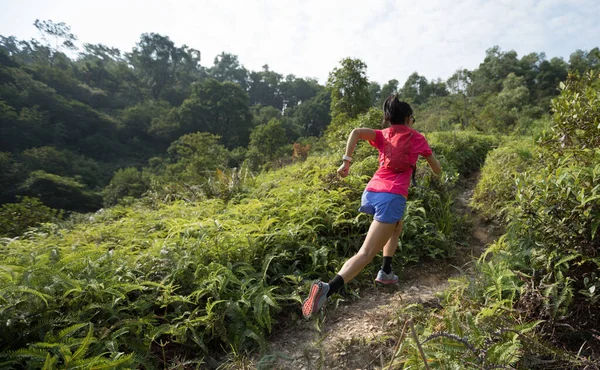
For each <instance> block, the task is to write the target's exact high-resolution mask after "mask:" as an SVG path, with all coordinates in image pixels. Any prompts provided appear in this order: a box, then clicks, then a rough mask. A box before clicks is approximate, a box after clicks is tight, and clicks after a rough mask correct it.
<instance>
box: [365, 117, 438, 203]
mask: <svg viewBox="0 0 600 370" xmlns="http://www.w3.org/2000/svg"><path fill="white" fill-rule="evenodd" d="M386 130H394V131H396V132H405V131H406V130H413V129H411V128H410V127H408V126H405V125H392V126H390V127H389V128H387V129H386ZM384 140H385V138H384V136H383V133H382V130H375V141H369V144H371V145H372V146H374V147H375V148H377V150H379V155H380V156H381V155H382V151H383V149H384ZM432 153H433V152H432V151H431V148H430V147H429V144H428V143H427V140H426V139H425V136H423V135H422V134H421V133H419V132H417V131H416V130H413V145H412V150H411V153H410V163H411V165H413V166H414V165H415V164H416V163H417V160H418V159H419V155H421V156H423V157H428V156H430V155H431V154H432ZM412 172H413V169H412V168H410V169H409V170H407V171H404V172H400V173H397V172H393V171H391V170H389V169H387V168H382V167H379V169H378V170H377V171H376V172H375V174H374V175H373V177H372V178H371V181H369V183H368V184H367V191H373V192H379V193H393V194H402V195H403V196H404V197H405V198H407V199H408V187H409V186H410V177H411V175H412Z"/></svg>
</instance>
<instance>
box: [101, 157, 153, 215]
mask: <svg viewBox="0 0 600 370" xmlns="http://www.w3.org/2000/svg"><path fill="white" fill-rule="evenodd" d="M149 188H150V179H149V175H148V174H146V173H144V172H141V171H138V169H137V168H134V167H129V168H124V169H120V170H118V171H117V172H115V175H114V176H113V178H112V180H110V184H108V186H107V187H106V188H104V191H103V192H102V196H103V199H104V205H105V206H106V207H110V206H114V205H115V204H117V203H118V202H119V200H120V199H122V198H124V197H133V198H140V197H141V196H142V195H143V194H144V193H145V192H146V191H147V190H148V189H149Z"/></svg>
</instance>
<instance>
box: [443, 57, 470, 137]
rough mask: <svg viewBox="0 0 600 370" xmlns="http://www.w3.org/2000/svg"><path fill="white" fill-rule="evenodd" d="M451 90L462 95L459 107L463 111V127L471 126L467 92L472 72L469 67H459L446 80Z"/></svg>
mask: <svg viewBox="0 0 600 370" xmlns="http://www.w3.org/2000/svg"><path fill="white" fill-rule="evenodd" d="M446 85H447V86H448V89H450V92H451V93H453V94H455V95H458V96H460V97H461V99H460V100H459V104H460V105H461V107H460V108H459V109H460V111H461V122H462V125H463V127H467V126H469V114H468V112H469V102H468V98H467V94H468V91H469V87H470V86H471V73H470V72H469V71H468V70H467V69H462V70H461V69H459V70H457V71H456V72H454V74H453V75H452V76H451V77H450V78H449V79H448V81H446Z"/></svg>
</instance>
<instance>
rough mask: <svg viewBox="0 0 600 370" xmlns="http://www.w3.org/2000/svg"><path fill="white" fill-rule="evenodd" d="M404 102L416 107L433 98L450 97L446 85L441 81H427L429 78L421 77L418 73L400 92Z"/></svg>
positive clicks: (413, 75) (410, 78) (409, 78)
mask: <svg viewBox="0 0 600 370" xmlns="http://www.w3.org/2000/svg"><path fill="white" fill-rule="evenodd" d="M399 95H400V96H401V98H402V99H403V100H406V101H408V102H409V103H413V104H415V105H421V104H425V103H426V102H427V100H429V98H431V97H439V96H446V95H448V91H447V90H446V84H445V83H444V82H443V81H441V80H439V79H438V80H432V81H431V82H429V81H427V78H425V77H424V76H420V75H419V74H418V73H417V72H414V73H413V74H411V75H410V76H409V77H408V79H406V82H405V83H404V86H403V87H402V89H401V90H400V91H399Z"/></svg>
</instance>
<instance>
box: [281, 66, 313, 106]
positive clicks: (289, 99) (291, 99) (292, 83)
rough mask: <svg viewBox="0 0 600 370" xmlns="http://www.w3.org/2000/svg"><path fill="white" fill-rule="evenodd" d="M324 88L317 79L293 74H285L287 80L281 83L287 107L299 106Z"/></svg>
mask: <svg viewBox="0 0 600 370" xmlns="http://www.w3.org/2000/svg"><path fill="white" fill-rule="evenodd" d="M322 89H323V87H322V86H320V85H319V83H318V82H317V81H316V80H315V79H311V78H308V79H304V78H297V77H296V76H294V75H291V74H290V75H287V76H285V80H284V81H282V82H281V83H280V84H279V90H280V92H281V98H282V99H283V105H284V108H285V109H290V108H294V107H296V106H298V104H300V103H302V102H305V101H307V100H308V99H310V98H312V97H314V96H316V95H317V94H318V93H319V91H321V90H322Z"/></svg>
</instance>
